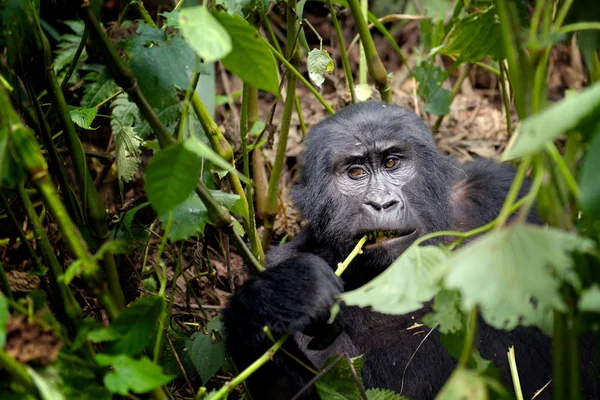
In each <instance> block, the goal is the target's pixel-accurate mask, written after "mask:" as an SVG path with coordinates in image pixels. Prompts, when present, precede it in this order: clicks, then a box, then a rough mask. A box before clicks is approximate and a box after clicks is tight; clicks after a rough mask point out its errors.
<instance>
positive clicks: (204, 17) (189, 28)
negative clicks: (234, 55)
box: [179, 6, 233, 63]
mask: <svg viewBox="0 0 600 400" xmlns="http://www.w3.org/2000/svg"><path fill="white" fill-rule="evenodd" d="M179 25H180V27H181V32H182V33H183V36H184V37H185V38H186V40H187V41H188V43H189V44H190V45H191V46H192V48H193V49H194V51H195V52H196V54H198V56H200V58H202V60H203V61H204V62H205V63H209V62H212V61H218V60H221V59H222V58H223V57H225V56H226V55H227V54H229V53H230V52H231V50H232V48H233V46H232V43H231V37H230V36H229V33H228V32H227V30H226V29H225V28H224V27H223V26H222V25H221V24H220V23H219V21H218V20H217V19H215V17H214V16H213V15H212V14H211V13H210V11H208V9H207V8H206V7H203V6H197V7H187V8H184V9H183V10H181V12H180V14H179Z"/></svg>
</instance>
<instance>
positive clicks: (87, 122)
mask: <svg viewBox="0 0 600 400" xmlns="http://www.w3.org/2000/svg"><path fill="white" fill-rule="evenodd" d="M69 114H71V120H72V121H73V122H74V123H75V124H77V125H79V126H80V127H82V128H83V129H90V130H91V129H97V128H92V127H91V125H92V122H94V118H96V114H98V109H97V108H95V107H94V108H73V109H71V110H69Z"/></svg>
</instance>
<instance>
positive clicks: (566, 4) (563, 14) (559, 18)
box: [552, 0, 573, 30]
mask: <svg viewBox="0 0 600 400" xmlns="http://www.w3.org/2000/svg"><path fill="white" fill-rule="evenodd" d="M571 5H573V0H564V1H562V2H561V7H560V10H559V11H558V14H557V15H556V18H555V19H554V23H553V27H552V28H553V30H558V29H559V28H560V27H561V26H562V24H563V22H565V18H567V14H568V13H569V9H570V8H571Z"/></svg>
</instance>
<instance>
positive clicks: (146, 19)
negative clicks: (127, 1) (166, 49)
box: [135, 0, 156, 28]
mask: <svg viewBox="0 0 600 400" xmlns="http://www.w3.org/2000/svg"><path fill="white" fill-rule="evenodd" d="M135 5H136V7H137V9H138V11H139V13H140V15H141V16H142V19H143V20H144V22H145V23H147V24H148V25H150V26H152V27H153V28H156V24H155V23H154V20H153V19H152V17H151V16H150V14H148V10H146V7H144V3H143V2H142V0H135Z"/></svg>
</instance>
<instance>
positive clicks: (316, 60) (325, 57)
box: [306, 49, 333, 87]
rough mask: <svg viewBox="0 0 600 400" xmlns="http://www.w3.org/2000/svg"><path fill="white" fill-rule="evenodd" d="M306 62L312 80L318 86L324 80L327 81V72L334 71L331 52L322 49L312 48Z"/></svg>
mask: <svg viewBox="0 0 600 400" xmlns="http://www.w3.org/2000/svg"><path fill="white" fill-rule="evenodd" d="M306 64H307V66H308V76H309V78H310V80H311V81H313V83H314V84H315V85H317V86H318V87H321V85H322V84H323V82H325V78H324V75H325V73H331V72H333V60H332V59H331V56H330V55H329V53H328V52H327V51H325V50H322V49H321V50H319V49H312V50H311V51H310V53H308V60H307V62H306Z"/></svg>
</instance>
